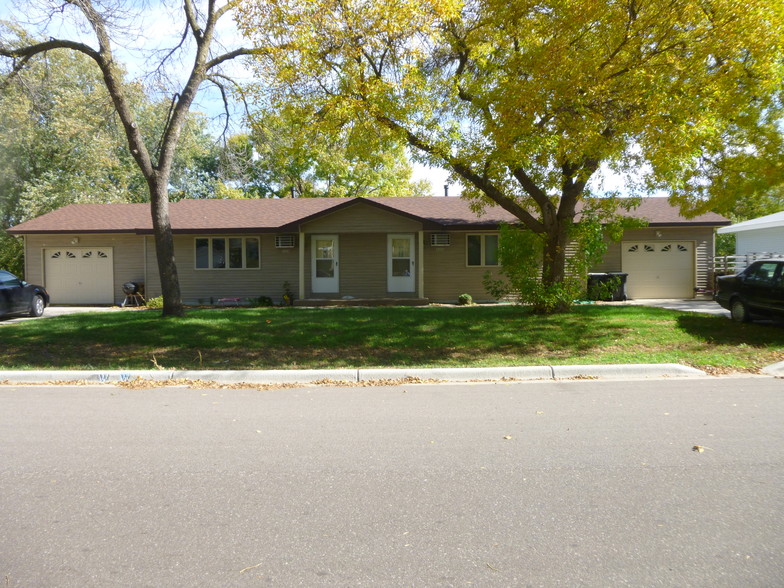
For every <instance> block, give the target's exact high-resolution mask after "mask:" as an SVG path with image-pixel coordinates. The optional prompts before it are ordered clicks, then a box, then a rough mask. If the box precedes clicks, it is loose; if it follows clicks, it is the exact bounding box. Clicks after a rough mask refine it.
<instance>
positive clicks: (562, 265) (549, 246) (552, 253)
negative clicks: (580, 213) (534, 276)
mask: <svg viewBox="0 0 784 588" xmlns="http://www.w3.org/2000/svg"><path fill="white" fill-rule="evenodd" d="M559 229H560V230H556V231H555V232H554V233H550V234H548V235H547V236H546V238H545V241H544V245H543V252H542V253H543V255H542V285H543V286H544V287H545V288H549V287H551V286H555V285H556V284H559V283H561V282H563V280H564V277H565V276H566V246H567V244H568V240H569V233H568V230H565V229H564V228H563V227H560V226H559ZM570 306H571V303H570V301H568V300H563V301H561V302H560V304H558V305H557V306H556V307H555V308H553V309H552V312H566V311H567V310H569V308H570Z"/></svg>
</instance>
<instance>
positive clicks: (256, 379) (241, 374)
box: [0, 363, 784, 384]
mask: <svg viewBox="0 0 784 588" xmlns="http://www.w3.org/2000/svg"><path fill="white" fill-rule="evenodd" d="M782 365H783V366H784V364H782ZM782 370H784V367H782ZM705 375H706V374H705V372H703V371H701V370H698V369H695V368H692V367H688V366H683V365H679V364H675V363H664V364H632V365H620V364H618V365H561V366H521V367H496V368H430V369H428V368H410V369H409V368H384V369H339V370H246V371H230V370H226V371H201V370H95V371H91V370H73V371H68V370H53V371H21V370H19V371H10V370H9V371H0V382H9V383H57V382H77V381H78V382H90V383H99V384H102V383H111V382H127V381H131V380H136V379H138V378H142V379H145V380H153V381H169V380H202V381H205V382H218V383H233V384H236V383H243V382H246V383H249V384H284V383H286V384H291V383H302V384H307V383H312V382H319V381H324V380H330V381H340V382H371V381H377V380H403V379H406V378H416V379H423V380H443V381H450V382H467V381H476V380H480V381H492V380H502V379H514V380H558V379H567V378H600V379H613V378H616V379H617V378H661V377H694V376H705Z"/></svg>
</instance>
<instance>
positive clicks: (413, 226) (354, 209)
mask: <svg viewBox="0 0 784 588" xmlns="http://www.w3.org/2000/svg"><path fill="white" fill-rule="evenodd" d="M421 229H422V223H421V222H419V221H415V220H413V219H409V218H406V217H404V216H400V215H398V214H395V213H392V212H388V211H386V210H381V209H379V208H376V207H374V206H369V205H364V206H359V204H357V205H354V206H349V207H348V208H344V209H342V210H338V211H336V212H333V213H331V214H328V215H326V216H323V217H320V218H317V219H316V220H313V221H311V222H309V223H305V224H303V225H302V231H303V232H305V233H310V234H313V233H317V234H322V235H335V234H340V235H343V234H344V233H413V232H416V231H419V230H421Z"/></svg>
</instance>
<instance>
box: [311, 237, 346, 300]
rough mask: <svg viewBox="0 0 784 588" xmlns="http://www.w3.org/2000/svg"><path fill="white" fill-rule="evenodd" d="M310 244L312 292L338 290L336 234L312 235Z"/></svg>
mask: <svg viewBox="0 0 784 588" xmlns="http://www.w3.org/2000/svg"><path fill="white" fill-rule="evenodd" d="M311 244H312V245H311V246H312V251H313V257H312V264H311V265H312V268H311V275H312V278H313V292H319V293H327V292H339V291H340V276H339V273H340V272H339V271H338V236H337V235H313V237H311Z"/></svg>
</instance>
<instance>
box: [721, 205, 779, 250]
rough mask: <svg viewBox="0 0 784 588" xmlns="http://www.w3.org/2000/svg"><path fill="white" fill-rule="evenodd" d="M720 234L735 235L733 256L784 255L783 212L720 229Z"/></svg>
mask: <svg viewBox="0 0 784 588" xmlns="http://www.w3.org/2000/svg"><path fill="white" fill-rule="evenodd" d="M717 232H718V233H720V234H726V233H734V234H735V254H736V255H748V254H750V253H757V254H759V253H775V254H784V211H782V212H776V213H774V214H769V215H767V216H761V217H759V218H753V219H751V220H747V221H744V222H742V223H737V224H735V225H730V226H729V227H720V228H719V229H718V231H717Z"/></svg>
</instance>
